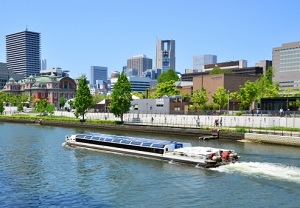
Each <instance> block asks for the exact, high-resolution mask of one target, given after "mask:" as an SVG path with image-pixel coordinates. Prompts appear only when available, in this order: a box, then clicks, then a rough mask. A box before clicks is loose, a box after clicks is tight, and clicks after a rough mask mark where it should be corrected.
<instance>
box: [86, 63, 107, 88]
mask: <svg viewBox="0 0 300 208" xmlns="http://www.w3.org/2000/svg"><path fill="white" fill-rule="evenodd" d="M96 80H103V81H104V82H107V67H103V66H91V70H90V84H92V85H95V84H96Z"/></svg>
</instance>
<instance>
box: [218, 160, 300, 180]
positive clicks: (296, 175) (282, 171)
mask: <svg viewBox="0 0 300 208" xmlns="http://www.w3.org/2000/svg"><path fill="white" fill-rule="evenodd" d="M215 170H217V171H219V172H226V173H240V174H244V175H249V176H254V177H264V178H272V179H277V180H284V181H290V182H295V183H299V184H300V168H299V167H295V166H286V165H282V164H274V163H261V162H238V163H234V164H229V165H224V166H220V167H218V168H216V169H215Z"/></svg>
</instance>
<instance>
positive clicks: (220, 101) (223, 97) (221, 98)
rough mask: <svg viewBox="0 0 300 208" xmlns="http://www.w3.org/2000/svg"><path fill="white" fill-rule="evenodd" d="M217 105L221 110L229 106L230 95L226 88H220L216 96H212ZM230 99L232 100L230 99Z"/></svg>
mask: <svg viewBox="0 0 300 208" xmlns="http://www.w3.org/2000/svg"><path fill="white" fill-rule="evenodd" d="M212 99H213V101H214V103H215V104H217V105H218V106H219V110H220V109H221V108H224V107H225V106H226V105H228V93H227V91H226V89H225V88H224V87H218V90H217V92H216V93H215V94H213V95H212ZM229 99H230V98H229Z"/></svg>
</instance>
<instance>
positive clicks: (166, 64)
mask: <svg viewBox="0 0 300 208" xmlns="http://www.w3.org/2000/svg"><path fill="white" fill-rule="evenodd" d="M175 63H176V57H175V40H157V41H156V68H157V69H161V70H162V72H166V71H168V70H169V69H173V70H176V67H175V66H176V64H175Z"/></svg>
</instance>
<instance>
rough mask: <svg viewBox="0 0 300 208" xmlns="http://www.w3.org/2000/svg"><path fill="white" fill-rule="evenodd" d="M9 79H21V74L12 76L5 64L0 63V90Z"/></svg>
mask: <svg viewBox="0 0 300 208" xmlns="http://www.w3.org/2000/svg"><path fill="white" fill-rule="evenodd" d="M9 78H13V79H14V80H15V81H17V82H18V81H19V80H21V79H23V75H22V74H12V73H11V71H9V70H8V69H7V66H6V63H2V62H0V90H2V89H3V88H4V86H5V85H6V83H7V82H8V80H9Z"/></svg>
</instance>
